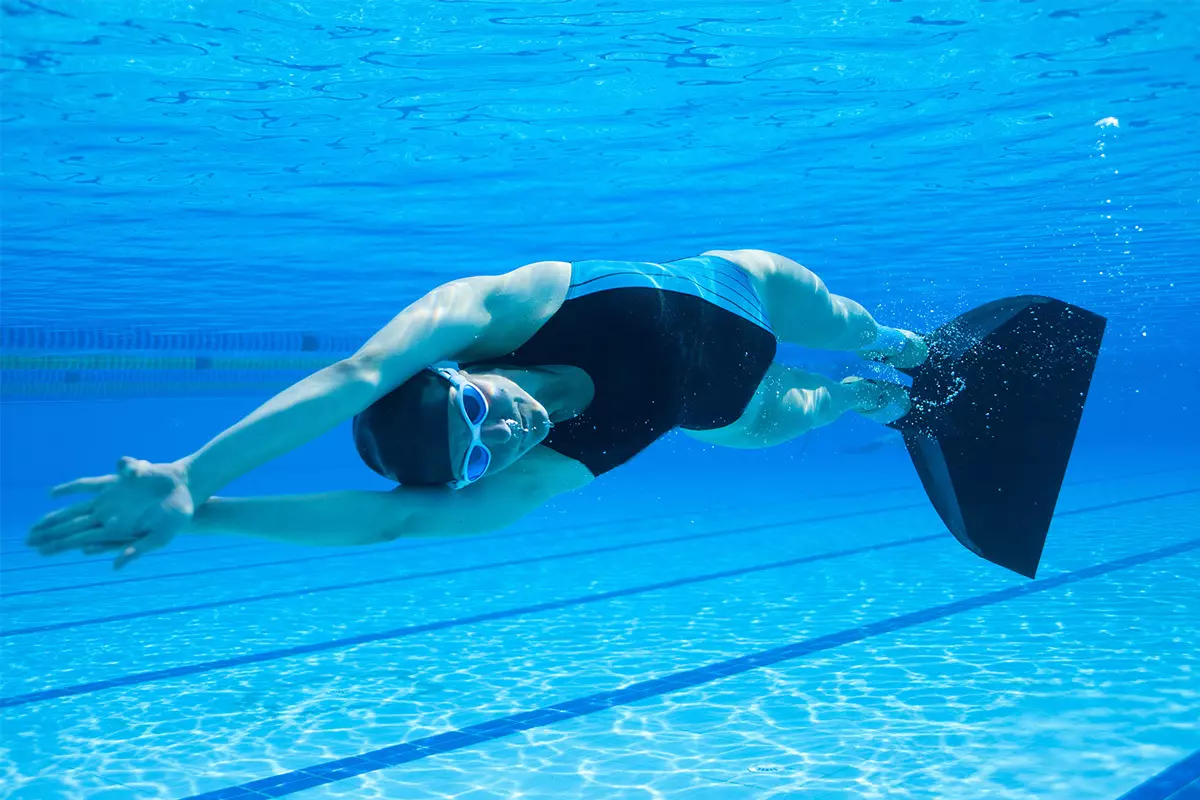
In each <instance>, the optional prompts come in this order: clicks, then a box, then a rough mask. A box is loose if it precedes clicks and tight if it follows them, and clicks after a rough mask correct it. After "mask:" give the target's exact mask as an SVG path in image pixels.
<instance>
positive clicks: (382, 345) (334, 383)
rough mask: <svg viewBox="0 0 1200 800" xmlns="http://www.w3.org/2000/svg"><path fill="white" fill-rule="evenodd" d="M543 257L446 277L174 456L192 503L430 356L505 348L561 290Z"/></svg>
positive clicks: (378, 393)
mask: <svg viewBox="0 0 1200 800" xmlns="http://www.w3.org/2000/svg"><path fill="white" fill-rule="evenodd" d="M545 263H547V262H537V263H534V264H528V265H526V266H524V267H521V268H519V269H516V270H513V271H512V272H508V273H506V274H504V275H499V276H481V277H475V278H465V279H462V280H457V281H451V282H450V283H447V284H444V285H442V286H440V287H439V288H437V289H435V290H434V291H432V292H430V293H429V294H427V295H425V296H424V297H423V298H421V299H420V300H418V301H416V302H414V303H412V304H411V305H410V306H408V307H407V308H405V309H404V310H403V311H401V312H400V313H399V314H398V315H396V317H395V318H393V319H392V320H391V322H389V323H388V324H387V325H386V326H384V328H383V329H381V330H380V331H379V332H378V333H376V334H375V335H374V336H372V337H371V338H370V339H369V340H368V341H367V342H366V343H365V344H364V345H363V346H362V347H361V348H359V350H358V352H356V353H354V354H353V355H351V356H349V357H347V358H345V359H343V360H341V361H338V362H337V363H335V364H332V365H330V366H328V367H326V368H325V369H322V370H320V371H318V372H316V373H314V374H312V375H310V376H308V377H307V378H305V379H303V380H301V381H300V382H298V383H296V384H294V385H293V386H291V387H289V388H288V389H285V390H284V391H282V392H280V393H279V394H277V395H276V396H275V397H273V398H271V399H270V400H268V401H267V402H266V403H264V404H263V405H262V406H260V407H259V408H257V409H255V410H254V411H253V412H252V413H251V414H250V415H249V416H247V417H246V418H245V419H243V420H241V421H240V422H238V423H237V424H235V425H233V426H232V427H230V428H228V429H227V430H225V431H224V432H222V433H221V434H219V435H218V436H216V437H215V438H214V439H213V440H212V441H210V442H209V443H208V444H206V445H204V447H202V448H201V449H200V450H198V451H196V452H195V453H193V454H192V455H190V456H187V457H186V458H183V459H181V460H180V461H179V462H177V463H178V464H179V465H180V466H181V467H182V468H183V469H184V470H185V473H186V476H187V485H188V489H189V491H190V493H191V495H192V498H193V500H194V501H195V502H196V504H197V505H199V504H200V503H203V502H204V501H205V500H207V499H209V498H210V497H212V496H213V495H214V494H215V493H216V492H218V491H220V490H221V488H223V487H224V486H226V485H227V484H229V483H230V482H231V481H233V480H234V479H235V478H238V477H240V476H241V475H244V474H245V473H247V472H249V471H251V470H252V469H254V468H256V467H258V466H261V465H262V464H265V463H266V462H268V461H271V460H272V459H274V458H276V457H278V456H280V455H283V454H284V453H286V452H288V451H290V450H293V449H295V448H296V447H299V446H300V445H302V444H305V443H306V442H309V441H311V440H313V439H316V438H317V437H318V436H320V435H322V434H324V433H327V432H328V431H330V430H332V429H333V428H335V427H336V426H337V425H339V424H341V423H342V422H345V421H346V420H347V419H350V418H351V417H353V416H354V415H355V414H358V413H359V412H361V411H362V410H363V409H365V408H367V407H368V406H370V405H371V404H372V403H374V402H375V401H376V400H378V399H379V398H380V397H382V396H384V395H385V394H387V393H388V392H390V391H391V390H392V389H394V388H396V387H397V386H399V385H400V384H402V383H403V382H404V381H406V380H408V379H409V378H410V377H412V376H413V375H415V374H416V373H417V372H418V371H419V370H421V369H423V368H424V367H426V366H428V365H430V364H432V363H435V362H438V361H444V360H459V359H462V358H466V357H474V356H477V355H489V354H490V355H494V354H495V353H489V352H488V351H489V349H493V348H495V347H496V346H498V344H499V345H503V344H504V340H505V339H506V338H507V336H511V335H512V329H513V328H514V327H516V328H518V329H519V328H520V326H521V324H522V321H523V320H526V319H528V318H530V317H531V315H533V316H536V314H537V313H538V311H539V309H540V308H541V307H543V306H544V305H545V304H547V303H551V304H553V303H554V302H555V300H556V297H557V295H558V294H562V293H565V291H566V289H565V285H564V286H563V287H559V286H557V285H555V280H553V279H551V280H547V275H548V274H549V275H550V276H551V277H553V276H555V275H557V274H558V273H556V272H554V271H553V270H549V271H548V270H546V269H543V268H542V266H543V264H545ZM563 274H564V275H565V274H566V273H563ZM559 301H561V299H560V298H559ZM502 351H503V347H501V352H502Z"/></svg>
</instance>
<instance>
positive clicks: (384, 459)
mask: <svg viewBox="0 0 1200 800" xmlns="http://www.w3.org/2000/svg"><path fill="white" fill-rule="evenodd" d="M449 398H450V381H448V380H447V379H446V378H445V377H443V376H442V375H439V374H438V373H437V372H435V371H434V370H433V369H423V370H421V371H420V372H418V373H417V374H416V375H414V376H413V377H411V378H409V379H408V380H407V381H405V382H404V383H402V384H401V385H400V386H398V387H396V388H395V389H393V390H392V391H390V392H388V393H387V394H386V395H384V396H383V397H381V398H380V399H378V400H376V401H375V402H374V403H372V404H371V406H370V407H369V408H367V409H366V410H365V411H363V412H362V413H361V414H359V415H358V416H356V417H355V418H354V444H355V446H356V447H358V454H359V456H361V457H362V460H363V461H364V462H365V463H366V465H367V466H368V467H370V468H371V469H373V470H375V471H376V472H378V473H379V474H380V475H382V476H384V477H385V478H391V479H392V480H394V481H396V482H397V483H401V484H404V485H405V486H439V485H442V484H445V483H448V482H450V481H452V480H454V479H455V477H456V476H455V474H454V467H453V466H452V465H451V463H450V399H449Z"/></svg>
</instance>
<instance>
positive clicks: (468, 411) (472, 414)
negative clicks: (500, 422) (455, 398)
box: [458, 383, 487, 425]
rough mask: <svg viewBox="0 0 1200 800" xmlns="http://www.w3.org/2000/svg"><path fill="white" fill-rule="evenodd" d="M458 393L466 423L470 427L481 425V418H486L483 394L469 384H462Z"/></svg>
mask: <svg viewBox="0 0 1200 800" xmlns="http://www.w3.org/2000/svg"><path fill="white" fill-rule="evenodd" d="M458 391H459V397H460V398H461V400H462V409H463V414H465V415H466V417H467V422H469V423H471V424H472V425H480V424H482V423H483V418H484V417H486V416H487V401H486V400H484V399H483V394H482V393H480V391H479V390H478V389H476V388H475V387H474V386H472V385H471V384H469V383H464V384H463V385H462V386H460V387H459V389H458Z"/></svg>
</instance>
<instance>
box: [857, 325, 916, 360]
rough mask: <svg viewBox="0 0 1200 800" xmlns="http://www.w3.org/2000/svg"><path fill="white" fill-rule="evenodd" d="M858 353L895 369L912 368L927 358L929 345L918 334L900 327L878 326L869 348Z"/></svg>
mask: <svg viewBox="0 0 1200 800" xmlns="http://www.w3.org/2000/svg"><path fill="white" fill-rule="evenodd" d="M858 355H859V356H860V357H862V358H864V359H866V360H867V361H875V362H877V363H880V364H887V365H888V366H892V367H895V368H896V369H912V368H913V367H919V366H921V365H922V364H924V363H925V359H927V358H929V345H927V344H926V343H925V340H924V339H923V338H922V337H921V336H919V335H918V334H915V333H913V332H912V331H906V330H903V329H902V328H880V330H879V335H878V336H877V337H876V339H875V341H874V342H873V343H872V344H871V347H870V349H868V350H860V351H859V353H858Z"/></svg>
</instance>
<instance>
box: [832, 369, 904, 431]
mask: <svg viewBox="0 0 1200 800" xmlns="http://www.w3.org/2000/svg"><path fill="white" fill-rule="evenodd" d="M842 385H843V386H845V387H846V388H847V389H849V390H850V393H851V397H852V402H853V405H852V406H851V410H852V411H854V412H856V413H858V414H861V415H862V416H864V417H866V418H867V419H869V420H872V421H874V422H880V423H883V424H885V425H886V424H888V423H890V422H895V421H896V420H898V419H900V418H901V417H903V416H904V415H905V414H907V413H908V412H909V410H910V409H911V408H912V399H911V398H910V397H909V395H908V389H907V388H905V387H904V386H903V385H901V384H899V383H891V382H889V381H881V380H875V379H874V378H859V377H849V378H845V379H843V380H842Z"/></svg>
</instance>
